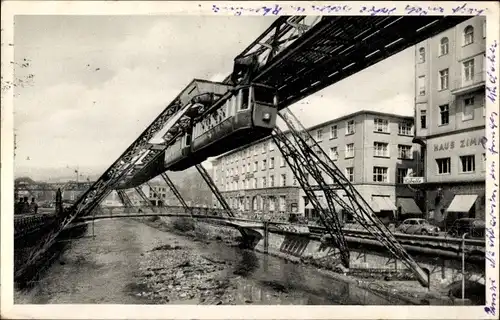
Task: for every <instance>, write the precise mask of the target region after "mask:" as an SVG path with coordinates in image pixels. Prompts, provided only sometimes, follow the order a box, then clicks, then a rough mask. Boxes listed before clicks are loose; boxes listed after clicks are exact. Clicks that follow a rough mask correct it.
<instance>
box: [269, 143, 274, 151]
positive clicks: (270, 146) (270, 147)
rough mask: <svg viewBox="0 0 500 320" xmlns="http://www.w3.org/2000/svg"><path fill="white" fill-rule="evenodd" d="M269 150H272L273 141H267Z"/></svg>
mask: <svg viewBox="0 0 500 320" xmlns="http://www.w3.org/2000/svg"><path fill="white" fill-rule="evenodd" d="M269 151H274V142H272V141H269Z"/></svg>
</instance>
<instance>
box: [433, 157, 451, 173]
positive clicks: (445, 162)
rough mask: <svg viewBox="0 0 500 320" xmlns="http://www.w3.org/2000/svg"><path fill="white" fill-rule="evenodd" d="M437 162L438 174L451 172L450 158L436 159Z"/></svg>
mask: <svg viewBox="0 0 500 320" xmlns="http://www.w3.org/2000/svg"><path fill="white" fill-rule="evenodd" d="M436 164H437V169H438V174H447V173H450V172H451V171H450V170H451V168H450V166H451V160H450V158H441V159H436Z"/></svg>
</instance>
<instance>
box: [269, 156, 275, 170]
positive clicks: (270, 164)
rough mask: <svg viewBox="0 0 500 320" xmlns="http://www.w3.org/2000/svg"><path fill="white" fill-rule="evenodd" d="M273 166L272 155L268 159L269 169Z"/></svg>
mask: <svg viewBox="0 0 500 320" xmlns="http://www.w3.org/2000/svg"><path fill="white" fill-rule="evenodd" d="M273 168H274V158H273V157H271V158H270V159H269V169H273Z"/></svg>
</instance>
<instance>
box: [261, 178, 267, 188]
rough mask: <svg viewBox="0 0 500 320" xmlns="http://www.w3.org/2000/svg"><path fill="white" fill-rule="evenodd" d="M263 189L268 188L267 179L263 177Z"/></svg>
mask: <svg viewBox="0 0 500 320" xmlns="http://www.w3.org/2000/svg"><path fill="white" fill-rule="evenodd" d="M262 188H267V180H266V177H262Z"/></svg>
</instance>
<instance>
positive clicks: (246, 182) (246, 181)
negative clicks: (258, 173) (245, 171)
mask: <svg viewBox="0 0 500 320" xmlns="http://www.w3.org/2000/svg"><path fill="white" fill-rule="evenodd" d="M244 181H245V189H248V188H249V186H250V180H248V179H247V180H244Z"/></svg>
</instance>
